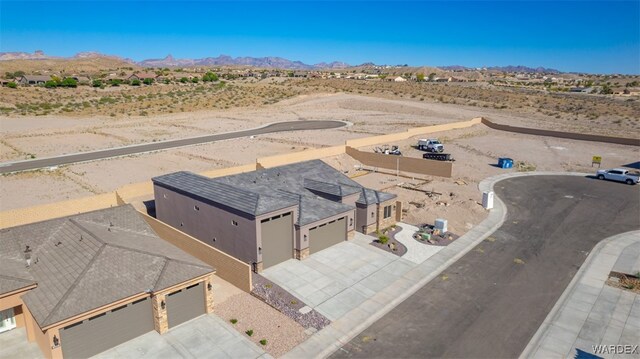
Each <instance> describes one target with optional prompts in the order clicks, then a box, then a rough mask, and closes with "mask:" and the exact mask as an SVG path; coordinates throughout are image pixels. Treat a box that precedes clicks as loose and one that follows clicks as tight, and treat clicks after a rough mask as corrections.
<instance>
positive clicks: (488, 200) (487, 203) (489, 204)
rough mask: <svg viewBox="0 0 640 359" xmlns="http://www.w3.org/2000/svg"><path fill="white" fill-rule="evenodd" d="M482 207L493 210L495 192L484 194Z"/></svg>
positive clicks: (485, 192)
mask: <svg viewBox="0 0 640 359" xmlns="http://www.w3.org/2000/svg"><path fill="white" fill-rule="evenodd" d="M482 207H484V209H492V208H493V191H484V192H482Z"/></svg>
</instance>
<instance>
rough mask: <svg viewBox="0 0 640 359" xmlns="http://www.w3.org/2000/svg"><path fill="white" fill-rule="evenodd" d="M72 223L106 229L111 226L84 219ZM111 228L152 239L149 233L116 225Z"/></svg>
mask: <svg viewBox="0 0 640 359" xmlns="http://www.w3.org/2000/svg"><path fill="white" fill-rule="evenodd" d="M74 221H76V222H77V221H80V222H84V223H90V224H95V225H96V226H100V227H106V228H110V227H111V226H107V225H106V224H102V223H100V222H94V221H89V220H86V219H81V220H75V219H74ZM111 228H115V229H118V230H121V231H125V232H129V233H135V234H139V235H141V236H147V237H153V236H152V235H151V234H149V233H145V232H140V231H137V230H134V229H131V228H124V227H120V226H116V225H114V226H113V227H111Z"/></svg>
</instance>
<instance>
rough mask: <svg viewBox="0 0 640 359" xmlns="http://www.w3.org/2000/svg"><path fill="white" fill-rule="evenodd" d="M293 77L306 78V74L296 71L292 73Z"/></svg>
mask: <svg viewBox="0 0 640 359" xmlns="http://www.w3.org/2000/svg"><path fill="white" fill-rule="evenodd" d="M293 77H307V73H306V72H304V71H296V72H294V73H293Z"/></svg>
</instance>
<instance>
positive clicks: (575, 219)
mask: <svg viewBox="0 0 640 359" xmlns="http://www.w3.org/2000/svg"><path fill="white" fill-rule="evenodd" d="M494 188H495V191H496V195H497V196H498V197H500V198H501V199H502V200H503V201H504V203H505V205H506V206H507V209H508V212H507V218H506V220H505V222H504V224H503V225H502V227H501V228H499V229H498V230H497V231H496V232H494V233H493V234H491V236H490V237H488V238H487V239H486V240H485V241H483V242H482V243H481V244H479V245H478V246H476V247H475V248H474V249H473V250H471V251H470V252H469V253H467V254H466V255H464V256H463V257H462V258H461V259H459V260H458V261H457V262H455V263H454V264H453V265H451V266H450V267H449V268H447V269H446V270H445V271H444V272H443V273H442V274H441V275H440V276H439V277H437V278H436V279H434V280H432V281H431V282H429V283H428V284H427V285H425V286H424V287H422V288H421V289H420V290H418V291H417V292H416V293H415V294H413V295H412V296H410V297H409V298H408V299H407V300H405V301H404V302H402V303H401V304H400V305H398V306H397V307H396V308H394V309H393V310H391V312H389V313H388V314H386V315H385V316H384V317H382V318H381V319H380V320H378V321H377V322H375V323H374V324H373V325H371V326H370V327H368V328H367V329H365V330H364V331H363V332H362V333H360V334H359V335H358V336H357V337H355V338H354V339H353V340H351V341H350V342H349V343H348V344H346V345H344V346H343V347H342V348H340V349H339V350H338V351H337V352H335V353H334V354H333V357H334V358H341V357H353V358H365V357H366V358H388V357H400V358H418V357H420V358H424V357H428V358H432V357H448V358H514V357H517V356H519V355H520V353H521V352H522V350H523V349H524V348H525V347H526V346H527V344H528V343H529V341H530V340H531V338H532V336H533V335H534V334H535V332H536V331H537V329H538V328H539V327H540V325H541V324H542V322H543V320H544V319H545V317H546V316H547V314H548V313H549V311H550V310H551V308H552V307H553V306H554V304H555V303H556V301H557V300H558V299H559V297H560V296H561V294H562V293H563V291H564V290H565V288H566V287H567V285H568V284H569V282H570V281H571V279H572V278H573V276H574V275H575V274H576V272H577V271H578V269H579V268H580V266H581V265H582V263H583V262H584V260H585V259H586V257H587V255H588V254H589V252H590V251H591V250H592V249H593V247H594V246H595V244H596V243H598V242H599V241H600V240H602V239H604V238H607V237H610V236H613V235H615V234H618V233H623V232H627V231H631V230H637V229H639V228H640V221H639V220H638V218H640V196H639V195H640V193H639V191H638V186H628V185H624V184H618V183H614V182H605V181H598V180H594V179H590V178H585V177H575V176H526V177H517V178H511V179H505V180H502V181H500V182H498V183H496V185H495V187H494Z"/></svg>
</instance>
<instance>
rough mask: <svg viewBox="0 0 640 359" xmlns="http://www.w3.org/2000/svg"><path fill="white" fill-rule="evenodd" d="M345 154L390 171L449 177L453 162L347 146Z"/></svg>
mask: <svg viewBox="0 0 640 359" xmlns="http://www.w3.org/2000/svg"><path fill="white" fill-rule="evenodd" d="M347 154H348V155H349V156H351V157H353V158H355V159H356V160H358V161H359V162H362V164H364V165H366V166H371V167H377V168H384V169H388V170H392V171H397V170H399V171H400V172H410V173H418V174H423V175H429V176H439V177H446V178H449V177H451V174H452V171H453V164H452V163H451V162H446V161H435V160H425V159H423V158H412V157H403V156H391V155H385V154H382V153H373V152H365V151H360V150H358V149H356V148H353V147H347Z"/></svg>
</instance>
